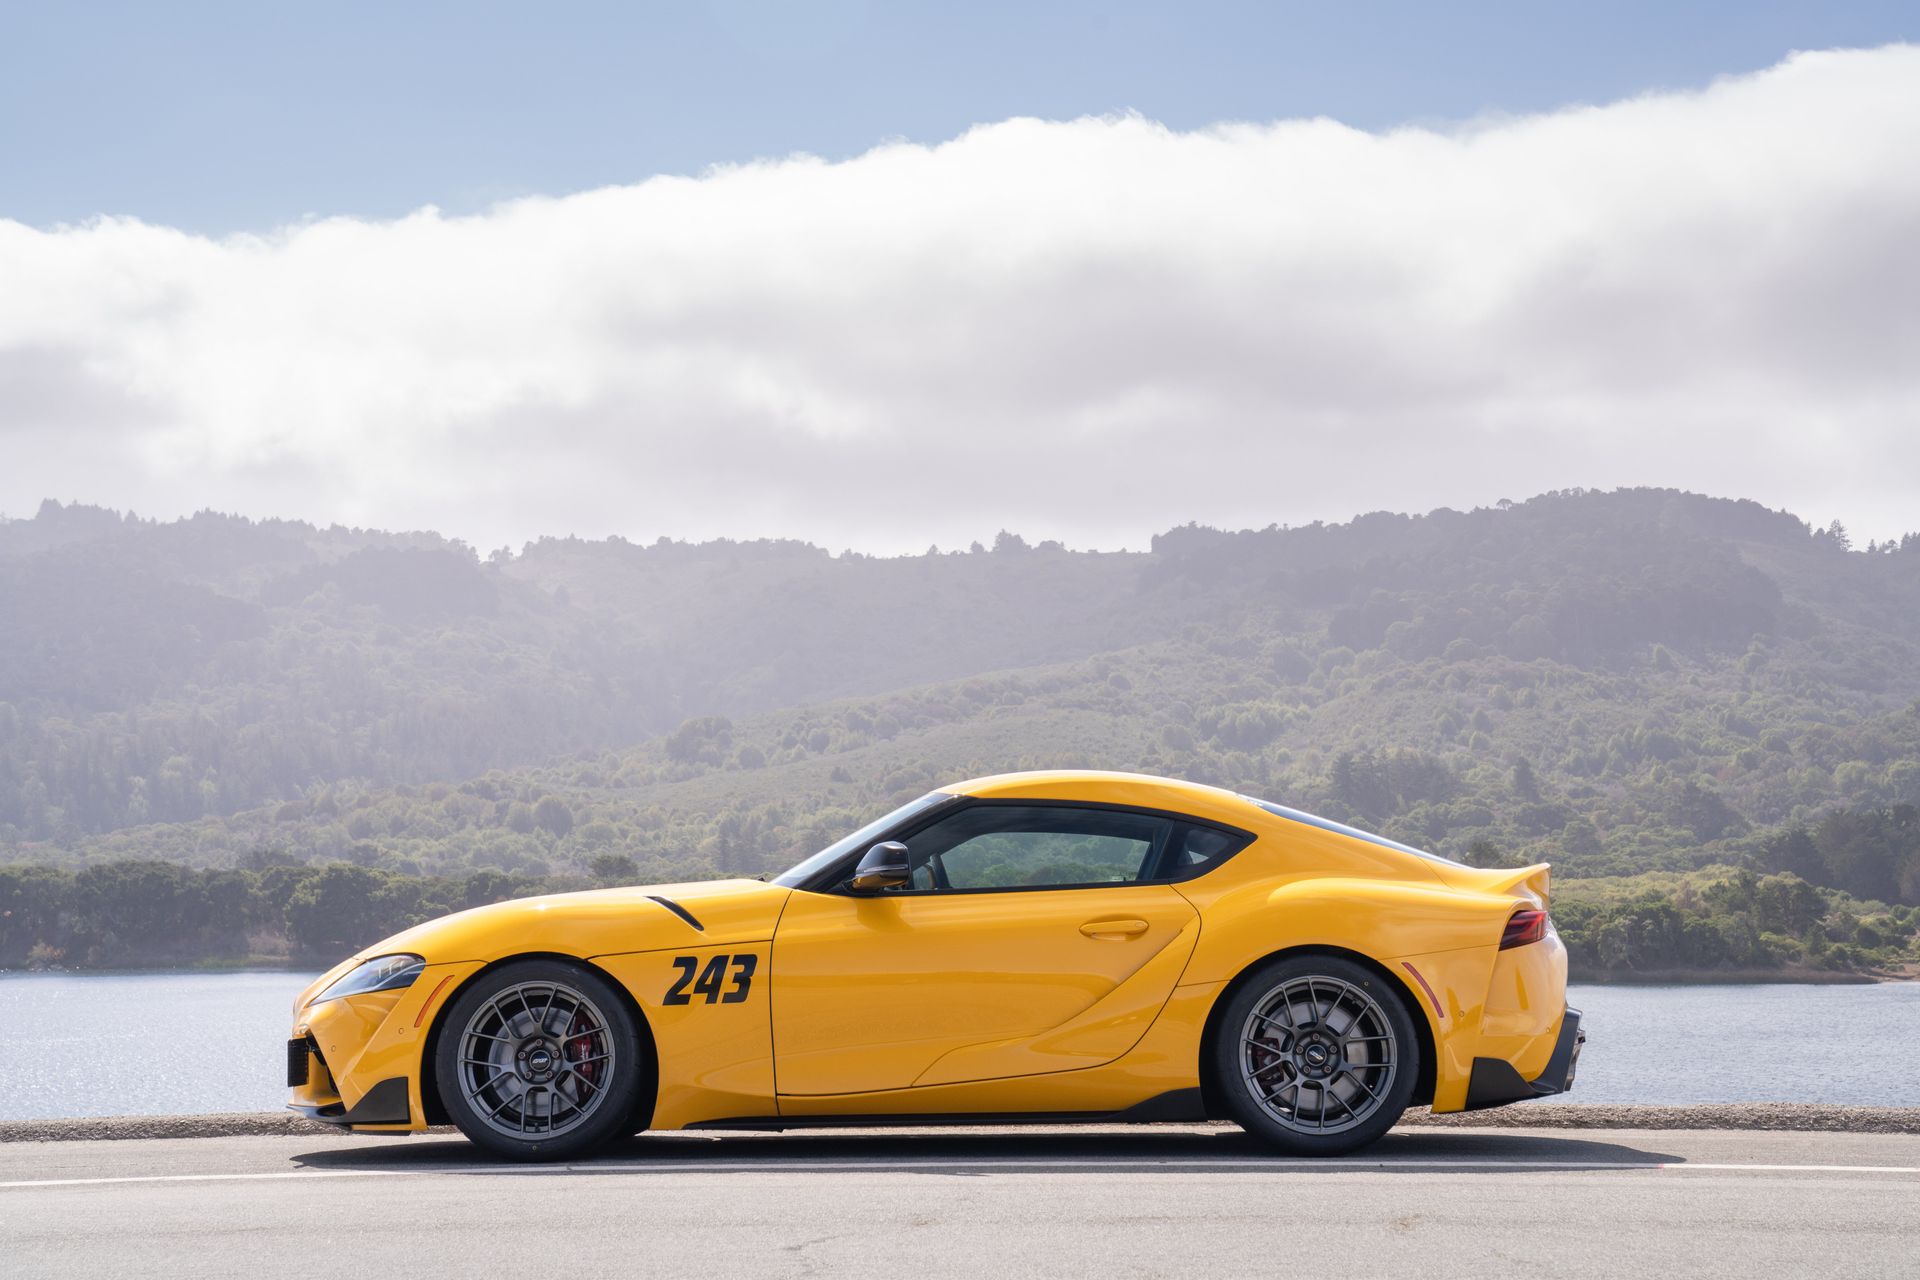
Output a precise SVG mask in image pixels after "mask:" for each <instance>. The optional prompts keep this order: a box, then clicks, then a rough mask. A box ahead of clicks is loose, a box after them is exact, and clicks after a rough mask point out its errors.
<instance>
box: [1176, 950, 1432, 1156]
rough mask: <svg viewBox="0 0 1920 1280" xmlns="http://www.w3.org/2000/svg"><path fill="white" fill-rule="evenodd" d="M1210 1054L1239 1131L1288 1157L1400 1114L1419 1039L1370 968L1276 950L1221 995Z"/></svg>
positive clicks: (1373, 1137)
mask: <svg viewBox="0 0 1920 1280" xmlns="http://www.w3.org/2000/svg"><path fill="white" fill-rule="evenodd" d="M1256 1015H1259V1016H1256ZM1249 1032H1251V1033H1252V1034H1251V1035H1249ZM1212 1059H1213V1060H1212V1061H1211V1062H1210V1063H1208V1064H1207V1067H1208V1070H1209V1071H1210V1072H1211V1074H1212V1080H1213V1085H1214V1088H1215V1090H1216V1091H1217V1095H1218V1097H1219V1098H1220V1100H1221V1102H1222V1104H1223V1105H1224V1106H1225V1107H1226V1109H1227V1111H1228V1113H1229V1114H1230V1115H1231V1116H1232V1117H1233V1119H1234V1120H1236V1121H1237V1122H1238V1123H1239V1124H1240V1126H1241V1127H1242V1128H1243V1129H1245V1130H1246V1131H1247V1132H1248V1133H1250V1134H1252V1135H1253V1136H1254V1137H1256V1138H1259V1139H1260V1140H1261V1141H1263V1142H1265V1143H1267V1144H1268V1145H1270V1146H1272V1147H1274V1148H1276V1149H1277V1150H1279V1151H1283V1152H1286V1153H1287V1154H1289V1155H1299V1156H1337V1155H1345V1154H1346V1153H1348V1152H1350V1151H1357V1150H1359V1149H1360V1148H1361V1147H1364V1146H1366V1145H1368V1144H1369V1143H1371V1142H1375V1141H1377V1140H1378V1139H1379V1138H1380V1137H1381V1136H1382V1135H1383V1134H1385V1133H1386V1132H1387V1130H1389V1129H1391V1128H1393V1126H1394V1125H1395V1124H1396V1123H1397V1122H1398V1121H1399V1119H1400V1116H1401V1113H1402V1112H1404V1111H1405V1110H1406V1109H1407V1101H1408V1099H1409V1098H1411V1097H1412V1096H1413V1089H1414V1084H1415V1081H1416V1080H1417V1079H1418V1078H1419V1075H1420V1040H1419V1037H1418V1036H1417V1035H1416V1034H1415V1032H1414V1026H1413V1016H1412V1014H1411V1013H1410V1012H1409V1011H1408V1009H1407V1004H1406V1000H1405V998H1404V996H1403V995H1402V993H1401V992H1400V991H1399V990H1397V989H1396V988H1395V987H1394V984H1393V983H1391V982H1389V981H1388V980H1387V979H1385V978H1383V977H1381V976H1380V975H1379V974H1378V973H1376V972H1374V971H1373V970H1372V969H1369V968H1367V967H1366V966H1364V965H1361V964H1357V963H1355V962H1354V961H1351V960H1345V959H1342V958H1340V957H1338V956H1325V955H1301V956H1282V957H1280V958H1278V959H1275V960H1269V961H1267V962H1266V963H1265V964H1263V965H1261V966H1260V967H1259V968H1257V969H1255V970H1254V971H1253V972H1251V973H1250V974H1248V975H1247V978H1246V980H1245V981H1244V982H1242V983H1240V984H1239V985H1238V986H1237V987H1236V988H1235V990H1234V993H1233V995H1232V996H1231V997H1229V998H1228V1000H1227V1004H1226V1007H1225V1009H1223V1010H1222V1012H1221V1017H1220V1022H1219V1024H1218V1026H1217V1028H1216V1031H1215V1035H1214V1043H1213V1050H1212ZM1263 1098H1264V1100H1263Z"/></svg>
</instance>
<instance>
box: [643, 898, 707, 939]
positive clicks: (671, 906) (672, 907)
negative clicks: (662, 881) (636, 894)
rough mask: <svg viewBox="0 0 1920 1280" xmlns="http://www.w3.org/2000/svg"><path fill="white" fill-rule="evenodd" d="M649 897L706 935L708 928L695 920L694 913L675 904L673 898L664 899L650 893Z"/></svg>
mask: <svg viewBox="0 0 1920 1280" xmlns="http://www.w3.org/2000/svg"><path fill="white" fill-rule="evenodd" d="M647 896H648V897H649V898H651V899H653V900H654V901H655V902H657V903H659V904H660V905H661V906H663V907H665V908H666V909H667V910H669V911H671V912H673V914H675V915H677V916H679V917H680V918H681V919H682V920H685V921H686V922H687V923H688V924H690V925H692V926H693V927H694V928H696V929H698V930H699V931H700V932H702V933H705V932H706V931H707V926H705V925H703V924H701V923H700V922H699V921H698V920H695V919H694V918H693V912H691V911H689V910H687V909H686V908H685V907H683V906H681V905H680V904H679V903H677V902H675V901H674V900H673V899H672V898H663V897H661V896H660V895H659V894H657V893H650V894H648V895H647Z"/></svg>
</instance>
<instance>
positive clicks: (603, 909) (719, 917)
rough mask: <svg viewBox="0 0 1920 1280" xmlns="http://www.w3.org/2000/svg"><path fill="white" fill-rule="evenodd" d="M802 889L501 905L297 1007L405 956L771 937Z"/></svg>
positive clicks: (408, 945)
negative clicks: (788, 903) (784, 909)
mask: <svg viewBox="0 0 1920 1280" xmlns="http://www.w3.org/2000/svg"><path fill="white" fill-rule="evenodd" d="M792 892H793V890H791V889H788V888H785V887H783V886H781V885H773V884H766V883H764V882H762V881H759V880H702V881H694V882H690V883H686V884H656V885H639V886H635V887H632V888H624V889H593V890H589V891H587V892H585V893H554V894H547V895H545V896H543V897H538V898H515V899H513V900H512V901H509V902H495V903H492V904H490V905H488V906H484V907H474V908H473V909H471V910H469V911H457V912H455V913H454V914H452V915H447V916H441V917H439V918H438V919H434V920H428V921H426V922H425V923H423V924H417V925H415V926H414V927H413V928H411V929H405V930H402V931H401V932H399V933H396V934H394V935H393V936H392V937H390V938H383V939H381V940H380V941H379V942H376V943H374V944H373V945H372V946H370V947H365V948H362V949H361V950H359V951H357V952H355V953H354V954H353V955H351V956H349V957H348V958H347V959H345V960H343V961H341V962H340V963H339V964H337V965H335V966H334V967H333V968H332V969H329V970H328V971H327V972H326V973H324V974H322V975H321V976H320V977H319V978H317V979H315V980H314V982H313V984H312V985H311V986H309V987H308V988H307V989H306V990H305V991H303V992H301V993H300V998H299V1000H298V1001H297V1002H296V1007H301V1006H304V1005H305V1004H306V1003H307V1002H308V1001H309V1000H311V999H312V998H313V997H314V996H315V995H317V994H319V992H320V990H321V989H322V988H324V987H325V986H326V985H327V984H329V983H331V982H333V981H334V980H335V979H336V978H338V977H339V976H340V975H341V974H343V973H346V972H347V971H348V970H350V969H352V968H353V967H354V966H355V965H357V964H360V963H361V962H363V961H365V960H370V959H372V958H373V957H375V956H385V955H394V954H396V953H400V952H409V953H411V954H414V955H417V956H420V957H422V958H423V959H424V960H425V961H426V962H427V963H428V964H430V965H434V964H458V963H464V962H472V961H479V962H481V963H488V962H491V961H494V960H499V959H503V958H505V957H507V956H512V955H521V954H525V953H528V952H544V953H547V954H550V955H570V956H579V957H581V958H582V959H588V958H591V957H593V956H600V955H615V954H618V953H621V952H627V951H654V950H659V949H662V948H666V947H689V948H694V947H711V946H723V945H728V944H733V943H740V942H760V941H765V940H766V939H769V938H771V937H772V936H773V926H774V923H775V922H776V921H777V920H779V918H780V909H781V908H782V907H783V906H785V905H786V901H787V895H788V894H790V893H792Z"/></svg>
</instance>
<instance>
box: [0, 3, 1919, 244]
mask: <svg viewBox="0 0 1920 1280" xmlns="http://www.w3.org/2000/svg"><path fill="white" fill-rule="evenodd" d="M1916 12H1920V7H1916V6H1914V5H1913V4H1911V3H1905V4H1896V3H1861V4H1842V3H1794V4H1788V3H1764V2H1759V3H1753V2H1750V3H1700V4H1677V3H1645V2H1640V0H1629V2H1612V3H1605V4H1596V3H1591V2H1590V0H1589V2H1586V3H1496V4H1477V5H1469V4H1433V3H1383V4H1359V3H1354V4H1344V3H1318V4H1296V3H1276V4H1243V3H1232V2H1223V0H1192V2H1189V3H1182V4H1177V5H1171V4H1163V5H1148V4H1139V3H1128V2H1127V0H1108V2H1107V3H1077V2H1076V3H1063V4H1052V5H1036V4H1001V3H987V2H984V0H974V2H972V3H965V4H947V5H934V4H924V3H910V2H895V3H860V2H854V0H832V2H830V3H824V4H796V3H789V4H781V3H731V4H699V3H678V4H601V3H572V4H568V3H544V4H538V5H535V4H525V3H516V4H486V3H457V4H454V3H425V2H422V3H392V2H391V0H388V2H387V3H380V4H367V3H354V2H349V0H336V2H334V3H329V4H325V5H299V6H295V5H291V4H268V3H260V2H256V3H250V4H234V3H226V4H221V3H195V2H192V0H173V2H172V3H168V4H164V5H162V4H151V3H86V2H84V0H82V2H75V3H59V4H46V3H7V4H6V5H5V6H4V9H0V218H13V219H16V220H18V221H21V222H25V223H27V224H29V225H33V226H40V227H45V226H49V225H52V224H54V223H59V222H74V221H79V220H82V219H85V218H88V217H91V216H93V215H95V214H100V213H113V214H128V215H133V216H136V217H139V218H141V219H143V220H145V221H148V222H153V223H160V224H165V225H170V226H176V227H180V228H183V229H187V230H191V231H198V232H203V233H212V234H220V233H224V232H228V231H234V230H249V229H265V228H268V227H272V226H275V225H279V224H283V223H287V222H290V221H294V220H297V219H299V218H301V217H303V216H306V215H311V214H318V215H329V214H354V215H361V216H366V217H374V218H385V217H394V216H398V215H400V214H403V213H405V212H407V211H409V210H412V209H415V208H418V207H420V206H423V205H428V204H432V205H437V206H439V207H441V208H443V209H446V210H448V211H451V212H467V211H473V210H477V209H481V208H484V207H486V206H488V205H490V204H492V203H493V202H495V201H497V200H500V199H503V198H507V197H512V196H519V195H526V194H535V193H540V194H563V193H566V192H572V191H578V190H583V189H587V188H593V187H599V186H603V185H610V184H623V183H632V182H635V181H638V180H640V179H642V178H645V177H647V176H649V175H652V174H656V173H697V172H699V171H700V170H702V169H703V168H704V167H706V166H708V165H710V164H715V163H726V162H742V161H749V160H753V159H756V158H767V157H778V156H783V155H786V154H788V153H792V152H798V151H804V152H811V153H814V154H817V155H820V156H824V157H827V158H830V159H837V158H844V157H847V156H851V155H855V154H858V153H860V152H863V151H865V150H867V149H868V148H870V147H871V146H873V145H874V144H876V143H878V142H880V141H882V140H884V139H888V138H896V137H900V138H906V139H909V140H912V141H918V142H937V141H941V140H944V139H948V138H952V137H954V136H956V135H958V134H960V133H962V132H964V131H965V130H966V129H967V128H968V127H969V126H970V125H975V124H981V123H987V122H992V121H996V120H1002V119H1005V118H1008V117H1011V116H1038V117H1042V118H1046V119H1069V118H1073V117H1077V116H1082V115H1087V114H1102V113H1109V112H1119V111H1128V110H1131V111H1137V112H1140V113H1141V114H1143V115H1145V116H1147V117H1150V118H1152V119H1155V120H1159V121H1162V122H1164V123H1166V124H1168V125H1170V126H1173V127H1174V128H1178V129H1190V128H1195V127H1198V126H1202V125H1205V124H1208V123H1211V122H1215V121H1221V120H1253V121H1267V120H1274V119H1281V118H1288V117H1297V116H1311V115H1329V116H1332V117H1335V118H1337V119H1339V120H1341V121H1344V122H1346V123H1348V124H1352V125H1356V126H1359V127H1361V128H1366V129H1381V128H1385V127H1389V126H1392V125H1395V124H1399V123H1403V122H1409V121H1411V122H1433V121H1441V120H1450V119H1454V120H1457V119H1460V118H1463V117H1469V116H1474V115H1477V114H1480V113H1483V112H1487V111H1497V112H1530V111H1540V110H1546V109H1550V108H1553V107H1557V106H1561V105H1564V104H1568V103H1579V102H1605V101H1609V100H1613V99H1618V98H1621V97H1625V96H1629V95H1632V94H1634V93H1637V92H1640V91H1643V90H1658V89H1681V88H1689V87H1697V86H1699V85H1701V84H1704V83H1705V82H1707V81H1709V80H1711V79H1712V78H1713V77H1715V76H1717V75H1721V74H1726V73H1739V72H1748V71H1754V70H1758V69H1760V68H1764V67H1767V66H1769V65H1772V64H1774V63H1776V62H1778V61H1779V60H1780V59H1781V58H1782V57H1783V56H1784V55H1785V54H1786V53H1788V52H1789V51H1791V50H1794V49H1819V48H1829V47H1841V46H1871V45H1878V44H1883V43H1887V42H1890V41H1896V40H1903V39H1912V38H1914V37H1915V36H1916V34H1917V33H1920V23H1916V20H1915V14H1916Z"/></svg>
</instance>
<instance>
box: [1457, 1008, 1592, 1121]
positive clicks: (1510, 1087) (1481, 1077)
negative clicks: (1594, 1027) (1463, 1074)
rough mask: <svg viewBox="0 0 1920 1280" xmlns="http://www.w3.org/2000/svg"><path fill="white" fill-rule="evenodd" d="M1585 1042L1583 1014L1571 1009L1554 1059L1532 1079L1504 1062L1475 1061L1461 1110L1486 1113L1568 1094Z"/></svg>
mask: <svg viewBox="0 0 1920 1280" xmlns="http://www.w3.org/2000/svg"><path fill="white" fill-rule="evenodd" d="M1586 1042H1587V1033H1586V1032H1585V1031H1583V1030H1581V1029H1580V1011H1579V1010H1578V1009H1573V1008H1569V1009H1568V1010H1567V1011H1566V1013H1565V1014H1564V1015H1562V1017H1561V1019H1560V1034H1559V1036H1558V1037H1557V1038H1556V1039H1555V1040H1554V1042H1553V1056H1551V1057H1550V1058H1548V1059H1547V1065H1546V1068H1545V1069H1544V1070H1542V1071H1541V1072H1540V1074H1539V1075H1537V1076H1535V1077H1534V1078H1533V1079H1531V1080H1528V1079H1526V1078H1524V1077H1523V1076H1521V1074H1520V1073H1519V1072H1518V1071H1516V1070H1514V1067H1513V1064H1512V1063H1511V1062H1508V1061H1507V1060H1506V1059H1505V1058H1475V1059H1474V1060H1473V1073H1472V1074H1471V1075H1470V1076H1469V1077H1468V1079H1467V1104H1466V1106H1465V1107H1463V1108H1462V1110H1464V1111H1483V1110H1485V1109H1486V1108H1488V1107H1504V1106H1506V1105H1507V1104H1508V1103H1510V1102H1525V1101H1527V1100H1529V1099H1531V1098H1550V1097H1552V1096H1553V1095H1554V1094H1556V1093H1565V1092H1567V1090H1569V1089H1571V1088H1573V1077H1574V1073H1575V1072H1577V1071H1578V1070H1579V1068H1580V1048H1581V1046H1582V1045H1584V1044H1586Z"/></svg>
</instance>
